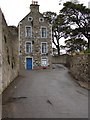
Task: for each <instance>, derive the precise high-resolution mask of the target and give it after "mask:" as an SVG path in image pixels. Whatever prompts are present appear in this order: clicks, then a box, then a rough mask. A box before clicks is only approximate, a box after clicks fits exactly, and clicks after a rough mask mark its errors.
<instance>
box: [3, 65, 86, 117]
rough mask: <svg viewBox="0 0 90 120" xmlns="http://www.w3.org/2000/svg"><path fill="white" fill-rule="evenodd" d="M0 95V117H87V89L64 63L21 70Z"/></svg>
mask: <svg viewBox="0 0 90 120" xmlns="http://www.w3.org/2000/svg"><path fill="white" fill-rule="evenodd" d="M2 97H3V99H2V101H3V102H2V106H3V107H2V108H3V111H2V116H3V118H88V90H86V89H84V88H81V87H80V86H79V85H78V84H77V83H76V82H75V80H74V79H73V78H72V76H71V75H70V74H69V72H68V69H67V68H66V67H64V66H63V65H58V64H57V65H53V69H43V70H32V71H27V70H26V71H25V70H24V71H20V75H19V77H18V78H16V79H15V81H14V82H12V83H11V85H10V86H9V87H8V88H7V89H6V90H5V91H4V92H3V95H2Z"/></svg>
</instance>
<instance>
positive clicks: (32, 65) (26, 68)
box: [25, 56, 33, 70]
mask: <svg viewBox="0 0 90 120" xmlns="http://www.w3.org/2000/svg"><path fill="white" fill-rule="evenodd" d="M27 58H31V59H32V69H33V57H30V56H26V57H25V69H26V70H27V63H26V62H27Z"/></svg>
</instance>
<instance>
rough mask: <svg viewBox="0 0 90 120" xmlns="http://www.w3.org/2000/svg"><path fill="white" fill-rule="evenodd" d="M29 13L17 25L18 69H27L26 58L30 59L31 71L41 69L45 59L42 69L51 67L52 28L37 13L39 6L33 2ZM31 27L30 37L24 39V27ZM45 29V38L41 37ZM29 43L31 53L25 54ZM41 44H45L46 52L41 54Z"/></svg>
mask: <svg viewBox="0 0 90 120" xmlns="http://www.w3.org/2000/svg"><path fill="white" fill-rule="evenodd" d="M30 9H31V11H30V13H29V14H28V15H27V16H26V17H24V18H23V19H22V20H21V21H20V23H19V25H18V29H19V52H20V54H19V58H20V59H19V62H20V69H27V60H26V59H27V58H31V59H32V69H39V68H42V67H43V65H42V59H43V58H45V59H46V61H47V63H46V65H45V66H44V67H50V66H51V55H52V40H51V39H52V26H51V25H50V24H49V21H48V19H47V18H45V17H44V16H43V14H41V13H40V12H39V5H38V4H37V3H35V2H33V3H32V4H31V5H30ZM27 26H29V27H31V31H32V33H31V36H30V37H26V31H25V27H27ZM43 27H44V28H46V37H45V38H43V37H41V32H42V31H41V30H42V28H43ZM27 42H31V46H32V48H31V49H32V51H31V52H30V53H26V43H27ZM42 42H45V43H46V44H47V52H46V53H44V54H42V52H41V48H42Z"/></svg>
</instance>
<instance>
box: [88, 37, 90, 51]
mask: <svg viewBox="0 0 90 120" xmlns="http://www.w3.org/2000/svg"><path fill="white" fill-rule="evenodd" d="M89 48H90V38H88V49H89Z"/></svg>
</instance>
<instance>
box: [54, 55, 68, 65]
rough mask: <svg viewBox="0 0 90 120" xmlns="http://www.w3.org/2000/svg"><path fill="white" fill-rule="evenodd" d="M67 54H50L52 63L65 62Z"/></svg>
mask: <svg viewBox="0 0 90 120" xmlns="http://www.w3.org/2000/svg"><path fill="white" fill-rule="evenodd" d="M67 57H68V55H60V56H52V63H53V64H66V61H67Z"/></svg>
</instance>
